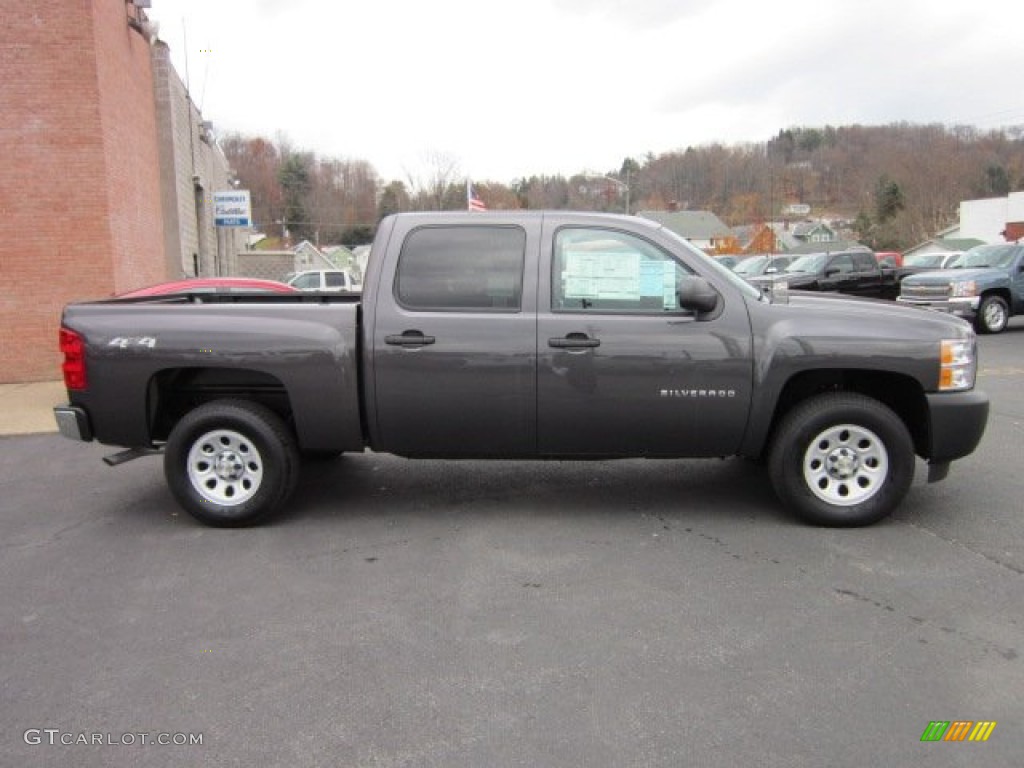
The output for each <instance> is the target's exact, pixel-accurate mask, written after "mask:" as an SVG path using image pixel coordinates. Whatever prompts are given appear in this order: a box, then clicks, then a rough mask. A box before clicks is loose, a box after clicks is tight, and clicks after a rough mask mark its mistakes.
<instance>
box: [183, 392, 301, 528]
mask: <svg viewBox="0 0 1024 768" xmlns="http://www.w3.org/2000/svg"><path fill="white" fill-rule="evenodd" d="M298 468H299V454H298V450H297V448H296V446H295V439H294V437H293V436H292V433H291V432H290V431H289V430H288V428H287V427H286V426H285V424H284V422H283V421H282V420H281V419H280V417H278V416H277V414H275V413H274V412H273V411H271V410H270V409H269V408H266V407H264V406H262V405H258V404H256V403H250V402H246V401H235V400H219V401H215V402H212V403H207V404H205V405H201V406H199V407H198V408H196V409H195V410H193V411H190V412H189V413H188V414H186V415H185V416H184V418H182V419H181V421H179V422H178V423H177V425H175V427H174V429H173V430H172V431H171V434H170V436H169V438H168V440H167V446H166V450H165V453H164V474H165V476H166V478H167V484H168V486H169V487H170V489H171V492H172V493H173V494H174V497H175V498H176V499H177V501H178V503H179V504H180V505H181V506H182V507H183V508H184V509H185V511H187V512H188V513H189V514H191V515H192V516H193V517H195V518H196V519H197V520H200V521H201V522H203V523H206V524H207V525H214V526H221V527H227V526H243V525H252V524H254V523H257V522H259V521H261V520H263V519H265V518H266V517H267V516H268V515H269V514H271V513H272V512H274V511H275V510H276V509H277V508H278V507H280V506H281V504H283V503H284V501H285V500H286V499H287V498H288V496H290V495H291V493H292V491H293V490H294V488H295V484H296V481H297V480H298Z"/></svg>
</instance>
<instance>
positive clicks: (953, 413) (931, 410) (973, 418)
mask: <svg viewBox="0 0 1024 768" xmlns="http://www.w3.org/2000/svg"><path fill="white" fill-rule="evenodd" d="M925 397H926V398H927V400H928V416H929V421H930V424H929V434H930V436H931V439H930V445H929V453H928V456H927V457H926V458H927V459H928V460H929V462H931V463H932V464H939V463H942V462H947V461H952V460H954V459H960V458H963V457H964V456H967V455H968V454H970V453H972V452H973V451H974V449H975V448H977V447H978V443H980V442H981V437H982V435H984V434H985V425H986V424H987V423H988V395H986V394H985V393H984V392H981V391H979V390H976V389H973V390H971V391H970V392H940V393H933V394H929V395H926V396H925Z"/></svg>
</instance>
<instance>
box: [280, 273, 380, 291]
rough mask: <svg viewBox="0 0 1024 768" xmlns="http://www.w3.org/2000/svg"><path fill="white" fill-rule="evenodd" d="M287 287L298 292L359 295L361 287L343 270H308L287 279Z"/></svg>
mask: <svg viewBox="0 0 1024 768" xmlns="http://www.w3.org/2000/svg"><path fill="white" fill-rule="evenodd" d="M288 285H291V286H293V287H295V288H298V289H299V290H300V291H345V292H348V293H359V291H361V290H363V286H362V285H360V284H359V283H357V282H356V281H355V280H353V279H352V275H350V274H349V273H348V272H346V271H345V270H343V269H308V270H306V271H304V272H299V273H298V274H296V275H293V276H292V277H290V278H288Z"/></svg>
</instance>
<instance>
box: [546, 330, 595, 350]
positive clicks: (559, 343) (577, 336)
mask: <svg viewBox="0 0 1024 768" xmlns="http://www.w3.org/2000/svg"><path fill="white" fill-rule="evenodd" d="M548 346H549V347H555V348H556V349H586V348H587V347H600V346H601V340H600V339H592V338H590V337H589V336H587V334H585V333H570V334H568V335H566V336H564V337H562V338H559V339H548Z"/></svg>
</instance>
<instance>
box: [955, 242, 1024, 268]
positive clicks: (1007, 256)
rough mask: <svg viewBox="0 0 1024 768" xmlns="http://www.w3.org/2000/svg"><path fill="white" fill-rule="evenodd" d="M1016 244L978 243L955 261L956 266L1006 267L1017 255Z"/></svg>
mask: <svg viewBox="0 0 1024 768" xmlns="http://www.w3.org/2000/svg"><path fill="white" fill-rule="evenodd" d="M1017 248H1018V246H1016V245H1012V244H1008V245H979V246H977V247H975V248H971V250H969V251H968V252H967V253H965V254H964V255H963V256H962V257H961V258H960V260H959V261H958V262H957V267H966V268H970V267H1003V268H1005V267H1008V266H1010V264H1012V263H1013V259H1014V257H1015V256H1016V255H1017Z"/></svg>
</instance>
